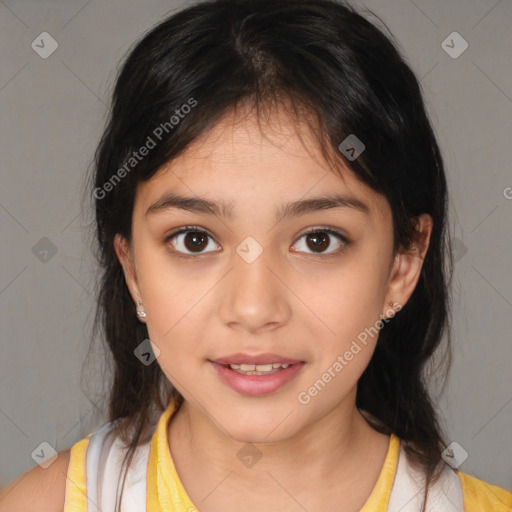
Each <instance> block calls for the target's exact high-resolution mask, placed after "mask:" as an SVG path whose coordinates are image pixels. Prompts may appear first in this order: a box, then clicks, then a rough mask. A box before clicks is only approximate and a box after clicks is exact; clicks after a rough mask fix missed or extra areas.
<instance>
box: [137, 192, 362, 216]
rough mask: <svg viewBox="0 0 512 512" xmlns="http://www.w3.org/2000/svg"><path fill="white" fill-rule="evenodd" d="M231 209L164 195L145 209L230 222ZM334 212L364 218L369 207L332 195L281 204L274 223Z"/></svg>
mask: <svg viewBox="0 0 512 512" xmlns="http://www.w3.org/2000/svg"><path fill="white" fill-rule="evenodd" d="M233 208H234V204H233V203H227V202H225V201H211V200H208V199H204V198H201V197H187V196H182V195H179V194H173V193H168V194H165V195H164V196H163V197H161V198H160V199H158V201H156V202H155V203H153V204H152V205H151V206H150V207H149V208H148V209H147V211H146V216H147V215H149V214H155V213H160V212H165V211H169V210H171V209H181V210H187V211H190V212H194V213H199V214H203V215H216V216H218V217H223V218H228V219H233V218H234V215H233ZM335 208H350V209H353V210H356V211H359V212H362V213H364V214H365V215H368V214H369V213H370V208H369V206H368V205H367V204H366V203H364V202H363V201H361V200H359V199H357V198H355V197H351V196H347V195H343V194H334V195H329V196H325V197H313V198H310V199H301V200H299V201H293V202H288V203H285V204H283V205H281V206H280V207H279V208H278V209H277V210H276V212H275V222H276V223H277V222H280V221H281V220H283V219H284V218H287V217H292V216H300V215H305V214H307V213H313V212H317V211H323V210H331V209H335Z"/></svg>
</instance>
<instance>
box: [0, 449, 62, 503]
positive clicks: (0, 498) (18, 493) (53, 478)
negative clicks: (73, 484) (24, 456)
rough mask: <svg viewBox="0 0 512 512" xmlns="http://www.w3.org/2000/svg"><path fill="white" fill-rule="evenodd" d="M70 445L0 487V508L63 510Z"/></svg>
mask: <svg viewBox="0 0 512 512" xmlns="http://www.w3.org/2000/svg"><path fill="white" fill-rule="evenodd" d="M70 454H71V449H68V450H63V451H61V452H59V453H58V457H57V459H56V460H55V461H54V462H53V463H52V464H51V466H49V467H48V468H46V469H43V468H41V467H40V466H35V467H33V468H32V469H30V470H29V471H27V472H26V473H23V474H22V475H20V476H19V477H18V478H16V479H14V480H13V481H12V482H10V483H9V484H8V485H7V486H5V487H3V488H2V489H0V512H21V511H26V510H31V511H32V512H63V510H64V498H65V494H66V476H67V472H68V466H69V460H70Z"/></svg>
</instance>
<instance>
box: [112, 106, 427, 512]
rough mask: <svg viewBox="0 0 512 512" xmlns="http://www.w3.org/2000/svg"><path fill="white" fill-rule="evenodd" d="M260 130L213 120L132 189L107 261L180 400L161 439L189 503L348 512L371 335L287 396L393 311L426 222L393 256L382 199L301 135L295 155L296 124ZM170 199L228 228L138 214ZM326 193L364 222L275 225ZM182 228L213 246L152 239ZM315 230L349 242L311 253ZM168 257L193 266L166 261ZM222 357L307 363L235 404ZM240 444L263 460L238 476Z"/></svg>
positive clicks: (197, 219) (408, 286) (365, 462)
mask: <svg viewBox="0 0 512 512" xmlns="http://www.w3.org/2000/svg"><path fill="white" fill-rule="evenodd" d="M272 120H273V121H276V122H277V129H275V128H276V126H275V125H272V127H270V125H268V124H264V126H263V129H261V126H259V125H258V122H257V120H256V118H254V117H253V116H251V115H250V116H246V117H245V118H243V119H240V118H237V117H234V115H230V116H227V117H226V118H224V119H223V120H222V121H221V122H220V123H219V124H218V125H217V126H216V127H215V128H213V129H212V130H211V131H210V132H208V133H205V134H203V136H202V137H200V138H199V139H196V141H194V143H193V144H191V145H190V146H189V147H188V149H187V150H186V151H185V152H184V153H182V154H181V155H180V156H179V157H178V158H176V159H175V160H173V161H172V162H170V163H168V164H166V165H165V166H164V167H163V168H162V169H160V170H159V172H158V173H157V174H156V175H155V176H154V177H153V178H152V179H151V180H149V181H148V182H146V183H142V184H139V187H138V189H137V193H136V199H135V205H134V210H133V217H132V221H133V224H132V226H133V228H132V241H131V244H129V243H128V242H127V241H126V240H125V239H123V238H122V237H121V236H120V235H118V236H117V237H116V240H115V248H116V253H117V255H118V257H119V260H120V262H121V263H122V265H123V269H124V272H125V277H126V282H127V285H128V287H129V290H130V293H131V296H132V298H133V300H134V302H135V303H137V302H142V303H143V308H144V310H145V311H146V313H147V317H146V318H145V319H144V320H141V321H145V322H146V323H147V327H148V333H149V337H150V339H151V340H152V343H153V344H154V345H156V347H158V349H159V350H160V355H159V357H158V360H157V361H158V364H160V366H161V368H162V370H163V371H164V373H165V374H166V376H167V377H168V378H169V379H170V381H171V382H172V383H173V384H174V385H175V387H176V388H177V389H178V390H179V392H180V393H181V394H182V395H183V396H184V398H185V402H184V403H183V405H182V407H181V408H180V410H179V411H178V412H177V413H176V414H175V415H174V417H173V419H172V421H170V422H169V428H168V439H169V445H170V447H171V454H172V457H173V461H174V464H175V466H176V469H177V471H178V474H179V476H180V479H181V481H182V483H183V485H184V487H185V489H186V491H187V493H188V495H189V496H190V498H191V499H192V501H193V502H194V503H195V504H196V505H197V507H198V508H200V510H201V511H202V512H203V511H207V512H209V511H212V512H213V511H220V510H223V511H225V510H235V507H237V508H239V507H243V508H244V510H246V511H253V510H254V511H256V510H259V511H261V510H267V511H278V510H279V511H282V510H287V511H295V510H297V511H300V510H304V509H306V510H308V511H314V510H320V509H321V510H324V511H330V510H332V511H334V510H338V511H339V510H344V511H345V512H349V511H358V510H359V509H360V508H361V507H362V506H363V504H364V503H365V501H366V499H367V498H368V496H369V495H370V493H371V491H372V489H373V487H374V485H375V483H376V481H377V478H378V476H379V474H380V472H381V470H382V466H383V463H384V459H385V457H386V454H387V451H388V447H389V436H385V435H383V434H380V433H378V432H376V431H375V430H374V429H373V428H371V427H370V426H369V424H368V423H367V422H366V420H365V419H364V417H363V416H362V414H361V413H360V412H359V411H358V409H357V408H356V406H355V400H356V385H357V381H358V379H359V377H360V376H361V374H362V373H363V371H364V369H365V368H366V366H367V365H368V363H369V361H370V359H371V356H372V354H373V351H374V348H375V344H376V342H377V336H373V337H369V338H368V342H367V345H366V346H363V345H362V344H360V345H361V348H362V349H361V351H360V352H358V353H357V355H355V356H354V358H353V359H352V360H351V361H349V363H348V364H347V365H346V366H345V367H344V368H343V370H342V371H341V372H340V373H338V374H336V377H335V378H333V379H332V380H331V381H330V382H329V383H328V384H327V385H326V386H325V388H324V389H323V390H322V391H321V392H320V393H318V394H317V396H315V397H313V398H312V399H311V401H310V402H309V403H308V404H302V403H300V402H299V401H298V399H297V397H298V394H299V393H300V392H301V391H307V390H308V388H310V387H311V386H312V385H313V383H315V381H317V380H318V379H319V378H320V377H321V376H322V374H324V372H325V371H326V370H327V369H328V368H329V367H332V365H333V363H334V362H335V361H336V360H337V357H338V356H339V355H340V354H344V353H345V352H346V351H347V350H349V348H350V346H351V343H352V341H353V340H355V339H356V337H357V335H358V334H359V333H361V332H362V331H364V330H365V328H369V327H370V326H374V325H375V323H376V322H377V321H378V320H379V319H380V318H382V317H390V316H393V312H392V311H390V306H389V302H393V303H398V304H399V305H402V306H403V305H404V304H405V303H406V302H407V300H408V299H409V297H410V295H411V294H412V292H413V290H414V288H415V286H416V283H417V281H418V278H419V275H420V271H421V266H422V263H423V259H424V256H425V253H426V251H427V249H428V242H429V239H430V234H431V229H432V219H431V218H430V216H428V215H426V214H424V215H422V216H420V217H419V219H418V220H419V231H420V232H421V233H422V236H421V239H420V241H419V242H418V245H417V246H415V247H414V248H413V250H412V251H409V252H405V251H404V252H402V253H398V254H397V255H393V252H392V243H393V231H392V216H391V210H390V206H389V204H388V202H387V200H386V198H385V197H384V196H381V195H380V194H377V193H376V192H375V191H373V190H372V189H370V188H368V187H367V186H365V185H364V184H362V183H360V182H359V181H358V180H357V179H356V177H355V175H354V174H353V173H352V171H350V170H349V169H348V168H346V167H345V168H344V169H343V173H342V176H341V177H340V176H339V175H337V174H336V173H334V172H333V171H332V170H331V169H329V168H328V166H327V164H326V163H325V162H324V161H323V160H322V159H321V157H320V156H319V153H318V152H316V149H313V150H312V149H311V148H316V145H315V142H314V140H313V139H312V138H311V137H310V136H309V135H308V134H307V131H305V132H304V133H303V140H305V142H306V143H307V147H308V148H309V153H308V151H306V149H305V147H304V146H303V144H302V143H301V141H300V140H299V138H298V137H297V133H296V128H297V123H293V122H292V121H290V120H289V118H288V117H287V116H286V114H285V113H284V112H275V113H274V116H273V118H272ZM260 123H261V121H260ZM267 128H270V129H267ZM168 191H172V192H175V193H180V194H184V195H190V196H194V195H196V196H200V197H203V198H207V199H210V200H225V201H232V202H233V204H234V208H233V211H234V213H235V214H236V217H235V218H234V219H224V218H221V217H219V216H216V215H211V214H210V215H208V214H198V213H195V212H188V211H185V210H177V209H172V210H168V211H165V212H160V213H157V214H154V215H151V214H150V215H146V214H145V213H146V210H147V209H148V207H149V206H150V205H151V204H153V203H154V202H156V201H157V200H158V199H159V198H160V197H161V195H162V194H163V192H168ZM333 192H339V193H345V194H348V195H351V196H354V197H356V198H358V199H360V200H362V201H363V202H365V203H366V204H367V205H368V206H369V207H370V212H369V214H368V215H365V214H363V213H361V212H358V211H356V210H354V209H349V208H339V209H332V210H323V211H318V212H312V213H307V214H305V215H303V216H297V217H290V218H287V219H284V220H282V221H281V222H279V223H277V224H276V223H275V222H274V211H275V209H276V208H278V207H279V206H281V205H282V204H283V203H285V202H287V201H294V200H300V199H303V198H306V197H313V196H315V197H316V196H324V195H329V194H332V193H333ZM186 225H192V226H197V228H198V229H199V228H200V229H203V230H207V231H208V232H209V234H211V235H212V238H208V237H207V238H206V239H205V241H204V245H203V249H202V251H203V252H202V254H201V255H198V254H197V253H194V252H193V246H192V245H191V244H189V245H188V246H186V245H185V239H184V237H185V235H179V236H178V237H176V238H174V239H172V240H171V241H167V242H165V238H166V236H168V235H170V234H172V233H173V232H175V231H177V230H178V229H179V228H181V227H183V226H186ZM322 225H323V226H325V225H328V226H329V227H332V228H335V229H337V230H338V231H339V232H340V233H341V234H343V235H344V236H346V237H347V238H348V240H349V244H348V245H344V242H342V241H339V240H338V239H337V238H336V237H335V236H333V235H326V236H329V238H328V240H329V241H330V245H329V246H328V247H327V244H326V245H325V246H323V248H321V249H320V250H319V251H318V252H315V251H314V246H312V244H309V245H308V243H307V241H308V237H307V236H303V234H304V232H305V231H307V230H308V229H309V228H314V227H318V226H322ZM205 236H206V235H205ZM248 236H250V237H253V238H254V239H255V240H257V242H258V243H259V244H260V246H261V248H262V249H263V252H262V254H261V255H260V256H259V257H258V258H257V259H256V260H255V261H254V262H252V263H247V262H246V261H245V260H244V259H242V258H241V257H240V256H239V255H238V254H237V252H236V249H237V247H238V246H239V244H240V243H241V242H242V241H243V240H244V239H245V238H246V237H248ZM173 244H174V245H173ZM340 248H341V249H342V250H341V252H340ZM178 251H181V253H182V254H183V253H185V254H191V258H189V259H184V258H179V257H178V256H176V254H177V253H179V252H178ZM199 251H201V249H200V250H199ZM390 313H391V314H390ZM398 314H399V313H398ZM391 321H392V320H391ZM236 352H245V353H250V354H260V353H264V352H273V353H277V354H281V355H283V356H287V357H290V358H295V359H299V360H303V361H306V365H305V366H304V367H303V368H302V370H301V371H300V372H299V374H297V375H296V377H295V378H294V379H292V380H291V381H290V382H288V383H287V384H286V385H285V386H283V387H282V388H280V389H279V390H278V391H276V392H274V393H272V394H269V395H264V396H258V397H252V396H246V395H242V394H239V393H238V392H236V391H234V390H233V389H231V388H230V387H228V386H226V385H225V384H224V383H223V382H222V381H221V380H220V379H219V378H218V376H217V373H216V372H215V371H214V368H213V367H212V365H211V363H209V362H208V360H209V359H216V358H219V357H223V356H227V355H229V354H233V353H236ZM246 443H252V444H255V445H256V447H257V449H258V450H259V451H260V453H261V455H262V456H261V459H260V460H259V461H258V462H257V464H256V465H254V466H253V467H250V468H249V467H246V466H245V465H244V464H243V463H242V461H241V460H240V459H239V458H238V457H237V452H238V451H239V450H240V448H241V447H243V446H244V445H245V444H246Z"/></svg>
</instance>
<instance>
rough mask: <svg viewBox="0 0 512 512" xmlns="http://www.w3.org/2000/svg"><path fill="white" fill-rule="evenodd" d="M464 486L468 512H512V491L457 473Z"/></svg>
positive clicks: (465, 505) (463, 491) (465, 503)
mask: <svg viewBox="0 0 512 512" xmlns="http://www.w3.org/2000/svg"><path fill="white" fill-rule="evenodd" d="M456 473H457V475H458V477H459V480H460V483H461V485H462V493H463V496H464V509H465V511H466V512H510V511H511V509H512V491H508V490H507V489H504V488H502V487H499V486H497V485H492V484H490V483H488V482H485V481H484V480H480V479H479V478H475V477H474V476H471V475H468V474H467V473H463V472H462V471H456Z"/></svg>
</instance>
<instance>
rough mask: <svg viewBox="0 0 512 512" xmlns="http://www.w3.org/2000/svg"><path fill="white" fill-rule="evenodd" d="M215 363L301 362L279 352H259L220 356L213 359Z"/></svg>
mask: <svg viewBox="0 0 512 512" xmlns="http://www.w3.org/2000/svg"><path fill="white" fill-rule="evenodd" d="M213 362H214V363H219V364H244V363H245V364H268V363H281V364H293V363H301V362H303V361H301V360H300V359H292V358H290V357H284V356H280V355H278V354H269V353H266V354H258V355H255V356H251V355H249V354H242V353H237V354H231V355H229V356H226V357H220V358H219V359H213Z"/></svg>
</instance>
